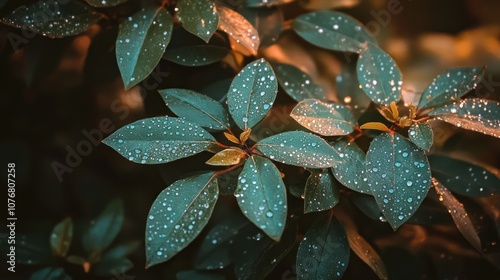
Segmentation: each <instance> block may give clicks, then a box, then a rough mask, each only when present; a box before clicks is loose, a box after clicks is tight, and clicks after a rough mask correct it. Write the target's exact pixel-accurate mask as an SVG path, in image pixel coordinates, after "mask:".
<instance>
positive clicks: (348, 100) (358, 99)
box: [335, 63, 372, 116]
mask: <svg viewBox="0 0 500 280" xmlns="http://www.w3.org/2000/svg"><path fill="white" fill-rule="evenodd" d="M356 72H357V67H356V64H354V63H350V64H347V65H344V67H343V68H342V70H341V71H340V73H339V75H338V76H337V77H336V78H335V81H336V87H337V96H338V99H339V100H340V101H342V102H343V103H344V104H345V105H347V106H349V107H350V108H351V110H352V111H353V112H354V113H355V114H356V116H361V115H362V114H363V113H364V112H365V111H366V109H368V107H370V104H372V100H371V99H370V98H369V97H368V96H367V95H366V93H365V92H364V91H363V90H362V89H361V88H359V81H358V76H357V73H356Z"/></svg>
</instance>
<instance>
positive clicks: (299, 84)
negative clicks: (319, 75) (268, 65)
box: [273, 63, 326, 102]
mask: <svg viewBox="0 0 500 280" xmlns="http://www.w3.org/2000/svg"><path fill="white" fill-rule="evenodd" d="M273 65H274V71H276V76H277V78H278V82H279V84H280V86H281V87H282V88H283V89H284V90H285V92H286V93H287V94H288V95H290V97H292V98H293V99H295V101H297V102H300V101H303V100H306V99H318V100H325V99H326V97H325V92H324V90H323V88H322V87H320V86H318V85H317V84H315V83H314V82H313V80H312V79H311V77H310V76H309V75H307V74H306V73H304V72H302V70H300V69H299V68H297V67H295V66H293V65H290V64H284V63H276V64H273Z"/></svg>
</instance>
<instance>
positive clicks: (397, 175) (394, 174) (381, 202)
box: [366, 133, 431, 230]
mask: <svg viewBox="0 0 500 280" xmlns="http://www.w3.org/2000/svg"><path fill="white" fill-rule="evenodd" d="M366 170H367V178H368V185H369V186H370V189H371V191H372V193H373V195H374V197H375V199H376V201H377V204H378V206H379V208H380V210H382V213H384V216H385V218H386V219H387V221H388V222H389V223H390V224H391V226H392V228H393V229H394V230H395V229H397V228H398V227H399V226H401V225H402V224H403V223H404V222H405V221H406V220H408V219H409V218H410V217H411V216H412V215H413V213H415V211H417V209H418V207H419V206H420V204H421V203H422V201H423V200H424V198H425V197H426V195H427V191H428V190H429V187H430V185H431V170H430V167H429V162H428V161H427V156H426V155H425V153H424V152H423V150H421V149H420V148H418V147H417V146H415V145H414V144H413V143H411V142H409V141H408V140H406V138H404V137H402V136H400V135H399V134H389V133H384V134H381V135H379V136H377V137H375V138H374V139H373V141H372V142H371V144H370V148H369V150H368V153H367V154H366Z"/></svg>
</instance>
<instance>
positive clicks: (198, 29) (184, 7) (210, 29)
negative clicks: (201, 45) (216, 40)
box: [177, 0, 219, 43]
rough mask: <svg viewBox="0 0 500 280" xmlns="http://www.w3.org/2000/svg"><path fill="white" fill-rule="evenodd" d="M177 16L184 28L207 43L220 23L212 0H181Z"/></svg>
mask: <svg viewBox="0 0 500 280" xmlns="http://www.w3.org/2000/svg"><path fill="white" fill-rule="evenodd" d="M177 17H178V18H179V21H180V22H182V27H183V28H184V29H186V30H187V31H189V32H191V33H192V34H194V35H196V36H198V37H199V38H200V39H202V40H203V41H205V42H207V43H208V40H210V37H212V35H213V34H214V33H215V31H216V30H217V26H218V25H219V15H218V14H217V10H216V9H215V4H214V3H213V2H212V1H210V0H180V1H179V2H177Z"/></svg>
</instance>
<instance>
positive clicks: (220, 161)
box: [206, 148, 246, 166]
mask: <svg viewBox="0 0 500 280" xmlns="http://www.w3.org/2000/svg"><path fill="white" fill-rule="evenodd" d="M245 157H246V153H245V151H243V150H242V149H239V148H228V149H225V150H222V151H220V152H218V153H217V154H215V155H214V156H213V157H211V158H210V159H209V160H208V161H207V162H206V164H208V165H215V166H230V165H235V164H238V163H240V161H241V159H242V158H245Z"/></svg>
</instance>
